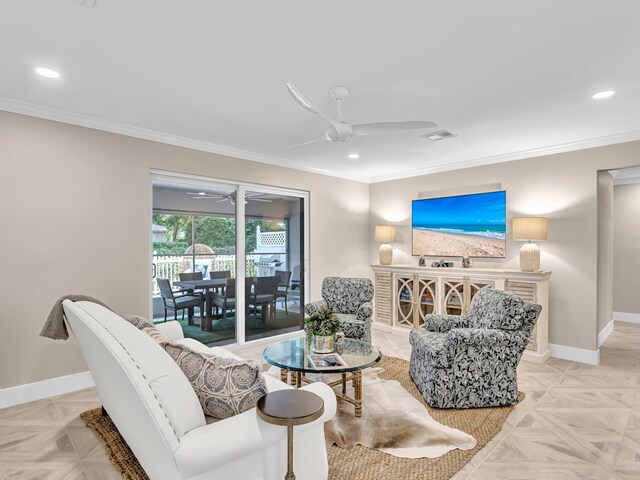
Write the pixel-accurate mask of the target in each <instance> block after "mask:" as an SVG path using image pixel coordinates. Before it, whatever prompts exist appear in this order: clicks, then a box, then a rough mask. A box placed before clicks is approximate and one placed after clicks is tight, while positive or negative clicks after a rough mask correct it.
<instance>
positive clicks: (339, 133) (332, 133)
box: [287, 82, 437, 148]
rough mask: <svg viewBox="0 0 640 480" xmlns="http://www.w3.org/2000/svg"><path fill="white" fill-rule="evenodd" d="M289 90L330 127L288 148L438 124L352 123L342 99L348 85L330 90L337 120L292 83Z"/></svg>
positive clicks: (425, 122)
mask: <svg viewBox="0 0 640 480" xmlns="http://www.w3.org/2000/svg"><path fill="white" fill-rule="evenodd" d="M287 90H288V91H289V93H290V94H291V96H292V97H293V98H294V99H295V101H296V102H298V103H299V104H300V105H301V106H302V107H303V108H305V109H306V110H308V111H310V112H311V113H314V114H317V115H320V116H321V117H322V118H324V119H325V120H326V121H327V122H329V127H328V128H327V129H326V130H325V132H324V136H323V137H322V138H321V139H315V140H311V141H308V142H303V143H299V144H296V145H289V146H288V147H287V148H293V147H299V146H301V145H307V144H309V143H314V142H318V141H320V140H323V139H324V140H327V141H329V142H346V141H347V140H350V139H351V138H353V137H354V136H359V135H376V134H380V133H391V132H400V131H404V130H419V129H424V128H433V127H436V126H437V125H436V124H435V123H433V122H427V121H417V120H414V121H406V122H376V123H360V124H358V125H350V124H348V123H347V122H345V120H344V116H343V115H342V101H343V100H344V99H345V98H346V97H347V95H348V94H349V89H348V88H346V87H333V88H332V89H330V90H329V94H330V95H331V98H333V99H334V100H335V101H336V103H337V112H336V118H335V120H334V119H332V118H330V117H328V116H327V115H325V114H324V113H322V112H321V111H320V110H318V109H317V108H316V107H314V106H313V105H312V104H311V103H310V102H309V101H308V100H307V99H306V98H304V97H303V96H302V94H301V93H300V92H299V91H298V90H297V89H296V87H294V86H293V84H292V83H290V82H288V83H287Z"/></svg>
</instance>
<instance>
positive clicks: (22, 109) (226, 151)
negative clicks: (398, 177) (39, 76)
mask: <svg viewBox="0 0 640 480" xmlns="http://www.w3.org/2000/svg"><path fill="white" fill-rule="evenodd" d="M0 110H4V111H7V112H12V113H18V114H21V115H27V116H30V117H37V118H43V119H45V120H53V121H55V122H60V123H67V124H70V125H76V126H79V127H85V128H92V129H94V130H101V131H104V132H109V133H116V134H118V135H125V136H127V137H135V138H140V139H143V140H150V141H152V142H158V143H164V144H167V145H174V146H176V147H184V148H190V149H192V150H198V151H201V152H208V153H215V154H218V155H224V156H227V157H233V158H240V159H243V160H250V161H252V162H259V163H266V164H269V165H276V166H279V167H284V168H291V169H294V170H301V171H303V172H308V173H315V174H317V175H326V176H330V177H337V178H343V179H345V180H353V181H356V182H361V183H369V179H368V178H367V177H361V176H353V175H341V174H338V173H334V172H330V171H328V170H323V169H321V168H314V167H308V166H304V165H298V164H296V163H294V162H291V161H286V160H283V159H281V158H278V157H274V156H272V155H265V154H262V153H257V152H252V151H250V150H242V149H239V148H234V147H228V146H225V145H218V144H215V143H210V142H204V141H202V140H195V139H192V138H187V137H181V136H178V135H172V134H170V133H164V132H157V131H155V130H149V129H146V128H141V127H135V126H132V125H127V124H124V123H118V122H112V121H110V120H103V119H100V118H95V117H90V116H88V115H82V114H79V113H72V112H68V111H65V110H58V109H56V108H50V107H44V106H42V105H36V104H33V103H28V102H22V101H20V100H14V99H12V98H6V97H0Z"/></svg>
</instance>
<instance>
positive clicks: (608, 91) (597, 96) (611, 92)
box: [591, 90, 616, 100]
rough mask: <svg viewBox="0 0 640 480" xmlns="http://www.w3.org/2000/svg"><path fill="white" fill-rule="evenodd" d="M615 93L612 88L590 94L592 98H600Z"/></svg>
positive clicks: (611, 95)
mask: <svg viewBox="0 0 640 480" xmlns="http://www.w3.org/2000/svg"><path fill="white" fill-rule="evenodd" d="M615 94H616V92H614V91H613V90H605V91H604V92H598V93H594V94H593V95H591V98H594V99H596V100H600V99H602V98H609V97H613V96H614V95H615Z"/></svg>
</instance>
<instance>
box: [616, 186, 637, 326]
mask: <svg viewBox="0 0 640 480" xmlns="http://www.w3.org/2000/svg"><path fill="white" fill-rule="evenodd" d="M613 252H614V253H613V310H614V311H615V312H623V313H635V314H640V295H639V292H638V286H639V285H640V281H639V280H638V272H640V184H634V185H616V186H615V187H614V188H613Z"/></svg>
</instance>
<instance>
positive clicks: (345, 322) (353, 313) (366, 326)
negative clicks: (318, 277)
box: [304, 277, 373, 343]
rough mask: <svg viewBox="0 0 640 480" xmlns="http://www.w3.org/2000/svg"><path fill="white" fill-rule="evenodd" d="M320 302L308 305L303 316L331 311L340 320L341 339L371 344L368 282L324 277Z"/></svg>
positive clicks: (370, 286) (371, 306) (369, 282)
mask: <svg viewBox="0 0 640 480" xmlns="http://www.w3.org/2000/svg"><path fill="white" fill-rule="evenodd" d="M321 294H322V300H318V301H316V302H311V303H307V304H306V305H305V306H304V313H305V314H307V315H311V314H312V313H314V312H315V311H316V310H318V309H319V308H330V309H331V310H333V313H335V314H336V315H337V316H338V318H339V319H340V325H341V326H342V331H343V332H344V336H345V337H347V338H355V339H357V340H363V341H365V342H367V343H371V314H372V313H373V304H372V303H371V300H373V283H372V282H371V280H369V279H368V278H345V277H327V278H325V279H324V280H323V281H322V292H321Z"/></svg>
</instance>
